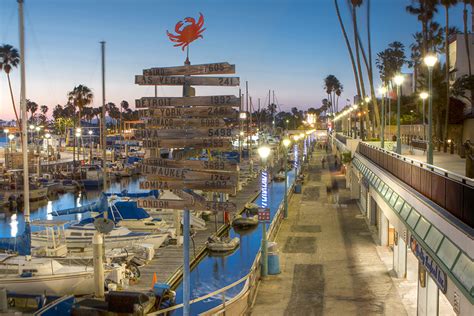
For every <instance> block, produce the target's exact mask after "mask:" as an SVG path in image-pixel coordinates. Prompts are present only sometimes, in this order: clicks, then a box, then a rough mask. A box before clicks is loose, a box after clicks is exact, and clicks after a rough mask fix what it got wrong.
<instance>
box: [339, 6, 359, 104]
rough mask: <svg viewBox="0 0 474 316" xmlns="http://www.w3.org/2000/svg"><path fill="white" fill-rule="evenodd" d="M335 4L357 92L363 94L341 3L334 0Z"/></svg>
mask: <svg viewBox="0 0 474 316" xmlns="http://www.w3.org/2000/svg"><path fill="white" fill-rule="evenodd" d="M334 5H335V7H336V13H337V19H338V20H339V24H340V25H341V30H342V34H343V35H344V40H345V41H346V46H347V50H348V51H349V56H350V58H351V64H352V71H353V72H354V79H355V83H356V89H357V94H358V95H361V91H360V83H359V76H358V74H357V69H356V64H355V60H354V54H353V52H352V47H351V43H350V42H349V38H348V37H347V32H346V28H345V27H344V23H343V21H342V18H341V12H340V11H339V5H338V3H337V0H334Z"/></svg>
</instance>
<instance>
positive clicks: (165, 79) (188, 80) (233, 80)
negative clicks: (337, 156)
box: [135, 75, 240, 87]
mask: <svg viewBox="0 0 474 316" xmlns="http://www.w3.org/2000/svg"><path fill="white" fill-rule="evenodd" d="M135 83H136V84H138V85H141V86H147V85H151V86H182V85H185V84H188V85H191V86H221V87H226V86H227V87H231V86H238V85H240V78H239V77H184V76H141V75H138V76H135Z"/></svg>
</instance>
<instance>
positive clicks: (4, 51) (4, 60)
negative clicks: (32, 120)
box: [0, 44, 20, 127]
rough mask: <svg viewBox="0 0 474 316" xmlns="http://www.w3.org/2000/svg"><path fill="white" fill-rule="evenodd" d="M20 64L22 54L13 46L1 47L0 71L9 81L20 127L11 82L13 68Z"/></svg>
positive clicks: (5, 45) (18, 124)
mask: <svg viewBox="0 0 474 316" xmlns="http://www.w3.org/2000/svg"><path fill="white" fill-rule="evenodd" d="M19 62H20V54H19V53H18V50H17V49H16V48H14V47H13V46H11V45H8V44H4V45H2V46H0V71H1V70H3V71H5V73H6V75H7V79H8V87H9V88H10V97H11V99H12V105H13V112H15V118H16V124H17V126H18V127H20V120H19V119H18V113H17V111H16V106H15V98H14V97H13V90H12V83H11V81H10V71H11V70H12V68H13V67H15V68H16V67H17V66H18V63H19Z"/></svg>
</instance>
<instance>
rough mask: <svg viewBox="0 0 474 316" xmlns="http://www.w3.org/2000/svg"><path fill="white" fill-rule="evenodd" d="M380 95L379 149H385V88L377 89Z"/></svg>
mask: <svg viewBox="0 0 474 316" xmlns="http://www.w3.org/2000/svg"><path fill="white" fill-rule="evenodd" d="M379 92H380V94H381V95H382V111H381V112H382V121H381V122H380V147H382V149H384V148H385V94H386V93H387V88H386V87H385V86H381V87H380V89H379Z"/></svg>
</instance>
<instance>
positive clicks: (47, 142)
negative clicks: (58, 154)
mask: <svg viewBox="0 0 474 316" xmlns="http://www.w3.org/2000/svg"><path fill="white" fill-rule="evenodd" d="M44 138H45V139H46V157H47V158H46V161H49V139H50V138H51V134H50V133H46V134H44Z"/></svg>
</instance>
